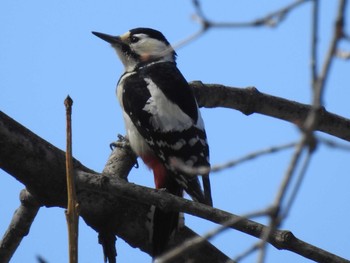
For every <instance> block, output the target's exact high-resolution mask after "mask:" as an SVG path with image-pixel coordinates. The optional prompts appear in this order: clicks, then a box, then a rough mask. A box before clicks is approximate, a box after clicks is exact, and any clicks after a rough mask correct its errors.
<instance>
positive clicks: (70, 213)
mask: <svg viewBox="0 0 350 263" xmlns="http://www.w3.org/2000/svg"><path fill="white" fill-rule="evenodd" d="M64 105H65V107H66V121H67V127H66V132H67V134H66V135H67V145H66V146H67V149H66V177H67V193H68V204H67V210H66V220H67V225H68V240H69V262H70V263H78V225H79V212H78V202H77V197H76V193H75V184H74V171H73V156H72V119H71V117H72V105H73V100H72V99H71V98H70V97H69V96H67V98H66V99H65V100H64Z"/></svg>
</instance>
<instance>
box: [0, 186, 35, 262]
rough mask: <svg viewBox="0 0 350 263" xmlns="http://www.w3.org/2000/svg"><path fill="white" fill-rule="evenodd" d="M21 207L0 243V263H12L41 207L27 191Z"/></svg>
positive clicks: (22, 194)
mask: <svg viewBox="0 0 350 263" xmlns="http://www.w3.org/2000/svg"><path fill="white" fill-rule="evenodd" d="M20 200H21V205H20V207H19V208H18V209H17V210H16V212H15V214H14V215H13V217H12V221H11V223H10V225H9V227H8V229H7V230H6V232H5V234H4V236H3V237H2V239H1V241H0V262H3V263H6V262H10V259H11V257H12V256H13V254H14V253H15V251H16V249H17V247H18V246H19V244H20V243H21V241H22V239H23V237H25V236H26V235H28V233H29V229H30V227H31V225H32V223H33V221H34V218H35V216H36V215H37V213H38V211H39V208H40V205H39V204H38V202H37V201H36V200H35V198H34V197H33V196H32V195H31V194H30V193H29V192H28V191H27V190H22V191H21V194H20Z"/></svg>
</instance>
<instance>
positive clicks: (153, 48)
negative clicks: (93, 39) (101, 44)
mask: <svg viewBox="0 0 350 263" xmlns="http://www.w3.org/2000/svg"><path fill="white" fill-rule="evenodd" d="M92 33H93V34H94V35H95V36H97V37H99V38H101V39H103V40H105V41H107V42H108V43H110V44H111V45H112V47H113V48H114V49H115V50H116V52H117V54H118V56H119V58H120V60H121V61H122V63H123V65H124V67H125V71H132V70H134V69H135V67H137V66H138V65H142V64H148V63H151V62H154V61H164V62H165V61H168V62H174V63H175V60H176V53H175V51H174V49H173V48H172V47H171V45H170V44H169V42H168V40H167V39H166V38H165V37H164V35H163V34H162V33H161V32H159V31H157V30H154V29H151V28H135V29H131V30H130V31H128V32H126V33H125V34H123V35H121V36H111V35H107V34H104V33H99V32H92Z"/></svg>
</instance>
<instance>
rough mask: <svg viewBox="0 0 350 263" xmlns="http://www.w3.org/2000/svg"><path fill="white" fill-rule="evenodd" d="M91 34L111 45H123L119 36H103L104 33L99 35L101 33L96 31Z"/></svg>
mask: <svg viewBox="0 0 350 263" xmlns="http://www.w3.org/2000/svg"><path fill="white" fill-rule="evenodd" d="M91 33H92V34H94V35H95V36H97V37H99V38H101V39H103V40H104V41H107V42H108V43H110V44H111V45H120V44H122V43H123V41H122V39H121V38H120V37H119V36H111V35H107V34H103V33H99V32H94V31H92V32H91Z"/></svg>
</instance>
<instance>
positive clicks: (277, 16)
mask: <svg viewBox="0 0 350 263" xmlns="http://www.w3.org/2000/svg"><path fill="white" fill-rule="evenodd" d="M308 1H309V0H297V1H294V2H293V3H291V4H288V5H287V6H285V7H282V8H280V9H278V10H276V11H273V12H271V13H269V14H267V15H265V16H263V17H261V18H258V19H255V20H253V21H248V22H213V21H211V20H209V19H208V18H206V16H205V15H204V12H203V9H202V7H201V4H200V2H199V1H198V0H194V1H192V3H193V6H194V7H195V10H196V18H197V19H196V20H197V21H199V22H200V24H201V25H202V27H203V28H205V29H209V28H215V27H217V28H218V27H220V28H223V27H225V28H233V27H258V26H269V27H275V26H277V25H279V24H280V23H281V22H282V21H283V20H284V19H285V18H286V16H287V15H288V14H289V13H290V12H291V11H292V10H294V9H295V8H297V7H298V6H300V5H302V4H304V3H306V2H308Z"/></svg>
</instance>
